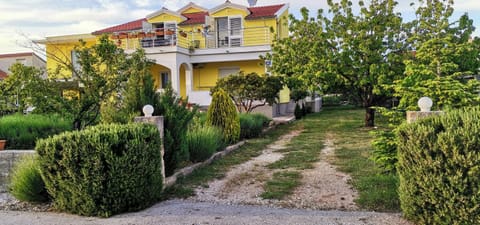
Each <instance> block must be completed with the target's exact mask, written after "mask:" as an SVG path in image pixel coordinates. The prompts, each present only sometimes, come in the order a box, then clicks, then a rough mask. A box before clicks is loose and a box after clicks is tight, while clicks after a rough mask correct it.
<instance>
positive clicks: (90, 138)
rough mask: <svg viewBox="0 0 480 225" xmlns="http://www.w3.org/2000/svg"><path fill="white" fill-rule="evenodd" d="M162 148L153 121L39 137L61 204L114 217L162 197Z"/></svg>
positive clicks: (44, 168)
mask: <svg viewBox="0 0 480 225" xmlns="http://www.w3.org/2000/svg"><path fill="white" fill-rule="evenodd" d="M160 147H161V140H160V135H159V132H158V130H157V128H156V127H155V126H153V125H149V124H127V125H116V124H113V125H100V126H95V127H89V128H87V129H85V130H82V131H73V132H65V133H63V134H60V135H55V136H53V137H51V138H48V139H43V140H39V141H38V142H37V146H36V150H37V151H38V154H39V160H40V166H41V172H42V177H43V180H44V181H45V185H46V187H47V190H48V193H49V194H50V195H51V196H52V198H53V203H54V206H55V208H57V209H59V210H63V211H67V212H71V213H75V214H80V215H86V216H102V217H108V216H111V215H113V214H116V213H121V212H126V211H136V210H140V209H143V208H145V207H148V206H150V205H151V204H152V203H154V202H155V201H157V200H158V199H159V197H160V195H161V191H162V174H161V168H162V167H161V155H160Z"/></svg>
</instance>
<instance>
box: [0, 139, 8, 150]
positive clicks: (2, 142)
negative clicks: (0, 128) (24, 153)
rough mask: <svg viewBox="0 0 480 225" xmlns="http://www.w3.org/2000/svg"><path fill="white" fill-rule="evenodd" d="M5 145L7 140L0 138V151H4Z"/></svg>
mask: <svg viewBox="0 0 480 225" xmlns="http://www.w3.org/2000/svg"><path fill="white" fill-rule="evenodd" d="M6 145H7V140H5V139H3V138H0V150H4V149H5V146H6Z"/></svg>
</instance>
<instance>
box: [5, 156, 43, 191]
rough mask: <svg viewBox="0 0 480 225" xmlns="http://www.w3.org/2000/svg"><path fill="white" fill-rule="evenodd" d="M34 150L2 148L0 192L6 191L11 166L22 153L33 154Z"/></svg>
mask: <svg viewBox="0 0 480 225" xmlns="http://www.w3.org/2000/svg"><path fill="white" fill-rule="evenodd" d="M33 154H35V151H34V150H2V151H0V192H6V191H7V185H8V180H9V178H8V175H9V174H10V172H11V170H12V168H13V166H14V165H15V163H16V162H18V160H19V159H20V158H21V157H22V156H24V155H33Z"/></svg>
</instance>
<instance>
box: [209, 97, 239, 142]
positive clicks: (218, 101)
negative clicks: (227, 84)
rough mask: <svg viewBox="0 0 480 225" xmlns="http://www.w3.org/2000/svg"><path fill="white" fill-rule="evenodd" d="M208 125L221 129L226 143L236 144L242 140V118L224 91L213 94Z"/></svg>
mask: <svg viewBox="0 0 480 225" xmlns="http://www.w3.org/2000/svg"><path fill="white" fill-rule="evenodd" d="M207 124H210V125H212V126H216V127H218V128H220V129H221V130H222V132H223V139H224V141H225V142H226V143H235V142H237V141H238V139H239V138H240V117H239V116H238V113H237V109H236V108H235V105H234V104H233V101H232V99H230V97H229V96H228V94H227V92H225V91H224V90H223V89H218V90H217V91H216V92H215V93H213V96H212V103H211V104H210V107H209V108H208V112H207Z"/></svg>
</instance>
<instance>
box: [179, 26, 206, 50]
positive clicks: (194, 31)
mask: <svg viewBox="0 0 480 225" xmlns="http://www.w3.org/2000/svg"><path fill="white" fill-rule="evenodd" d="M179 27H180V30H181V31H184V32H186V33H187V37H183V36H181V35H178V36H177V39H178V45H179V46H181V47H183V48H188V47H189V46H190V45H192V44H193V42H194V41H195V40H196V41H198V42H199V43H200V46H199V48H205V47H206V46H205V37H204V36H203V35H202V33H201V32H198V31H199V30H200V31H202V30H203V24H194V25H184V26H179Z"/></svg>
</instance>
